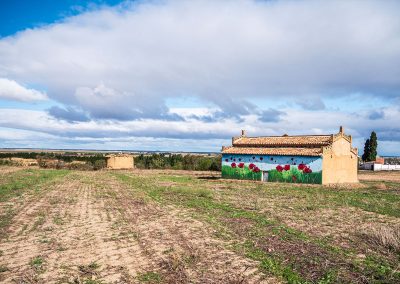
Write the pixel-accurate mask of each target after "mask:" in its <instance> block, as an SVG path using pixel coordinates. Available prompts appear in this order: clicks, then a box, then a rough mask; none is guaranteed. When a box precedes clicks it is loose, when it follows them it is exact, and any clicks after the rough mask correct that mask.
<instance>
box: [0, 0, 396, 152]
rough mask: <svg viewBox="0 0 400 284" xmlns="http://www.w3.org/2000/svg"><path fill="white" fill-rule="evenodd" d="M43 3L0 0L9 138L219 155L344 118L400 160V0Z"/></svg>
mask: <svg viewBox="0 0 400 284" xmlns="http://www.w3.org/2000/svg"><path fill="white" fill-rule="evenodd" d="M38 3H39V2H38V1H22V0H15V1H1V2H0V108H1V110H0V147H40V148H46V147H49V148H88V149H89V148H90V149H138V150H174V151H179V150H182V151H219V150H220V147H221V145H229V143H230V138H231V136H233V135H237V134H239V133H240V130H241V129H246V130H247V132H248V133H249V135H253V136H258V135H282V134H283V133H288V134H325V133H335V132H337V131H338V128H339V126H340V125H343V126H344V127H345V131H346V132H348V133H349V134H351V135H352V136H353V138H354V143H355V146H357V147H359V148H362V147H363V143H364V140H365V139H366V138H367V136H368V135H369V133H370V132H371V131H372V130H375V131H376V132H377V134H378V138H379V149H378V150H379V151H378V152H379V154H381V155H400V123H399V122H400V32H399V31H400V19H399V17H398V14H397V11H399V9H400V3H399V2H398V1H378V0H376V1H374V0H367V1H363V2H360V1H329V3H328V2H322V1H283V0H280V1H279V0H278V1H256V0H238V1H222V0H216V1H211V0H205V1H197V0H194V1H174V0H163V1H101V0H98V1H78V0H70V1H61V0H60V1H50V0H43V1H40V5H39V4H38ZM361 150H362V149H361Z"/></svg>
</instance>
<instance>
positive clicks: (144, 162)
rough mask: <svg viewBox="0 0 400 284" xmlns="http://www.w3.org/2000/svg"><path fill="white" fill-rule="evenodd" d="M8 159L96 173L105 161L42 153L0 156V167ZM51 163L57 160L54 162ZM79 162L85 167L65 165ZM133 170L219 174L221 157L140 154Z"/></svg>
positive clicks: (94, 156)
mask: <svg viewBox="0 0 400 284" xmlns="http://www.w3.org/2000/svg"><path fill="white" fill-rule="evenodd" d="M7 158H23V159H36V160H38V163H39V166H40V167H43V168H60V169H61V168H71V169H81V170H99V169H102V168H105V167H106V165H107V161H106V157H105V155H104V154H100V153H94V154H93V153H82V154H77V153H69V152H64V153H51V152H47V153H44V152H43V153H42V152H9V153H0V165H1V164H6V163H7V161H6V160H1V159H7ZM50 160H57V162H53V161H50ZM73 161H82V162H85V164H81V165H79V164H72V165H71V164H68V163H71V162H73ZM135 167H137V168H139V169H175V170H192V171H220V170H221V156H220V155H219V156H200V155H192V154H188V155H182V154H152V155H144V154H141V155H139V156H136V157H135Z"/></svg>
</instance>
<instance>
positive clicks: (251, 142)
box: [233, 135, 332, 147]
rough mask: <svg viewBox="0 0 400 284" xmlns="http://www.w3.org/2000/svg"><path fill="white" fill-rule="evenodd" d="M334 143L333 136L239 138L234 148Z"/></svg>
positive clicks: (235, 141) (234, 143) (234, 142)
mask: <svg viewBox="0 0 400 284" xmlns="http://www.w3.org/2000/svg"><path fill="white" fill-rule="evenodd" d="M331 143H332V136H331V135H304V136H301V135H300V136H267V137H239V138H237V139H235V140H234V141H233V146H248V147H252V146H255V147H264V146H303V145H304V146H309V145H315V146H326V145H329V144H331Z"/></svg>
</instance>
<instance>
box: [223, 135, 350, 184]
mask: <svg viewBox="0 0 400 284" xmlns="http://www.w3.org/2000/svg"><path fill="white" fill-rule="evenodd" d="M351 143H352V138H351V136H350V135H346V134H345V133H344V131H343V128H342V127H340V130H339V132H338V133H336V134H327V135H297V136H289V135H287V134H284V135H282V136H264V137H247V136H246V133H245V132H244V131H242V135H241V136H239V137H233V138H232V146H230V147H222V177H224V178H233V179H252V180H261V181H270V182H290V183H319V184H331V183H356V182H358V178H357V164H358V155H357V154H358V152H357V149H356V148H353V147H352V145H351Z"/></svg>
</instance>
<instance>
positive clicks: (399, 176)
mask: <svg viewBox="0 0 400 284" xmlns="http://www.w3.org/2000/svg"><path fill="white" fill-rule="evenodd" d="M358 179H359V180H360V181H392V182H400V171H379V172H373V171H360V172H359V173H358Z"/></svg>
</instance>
